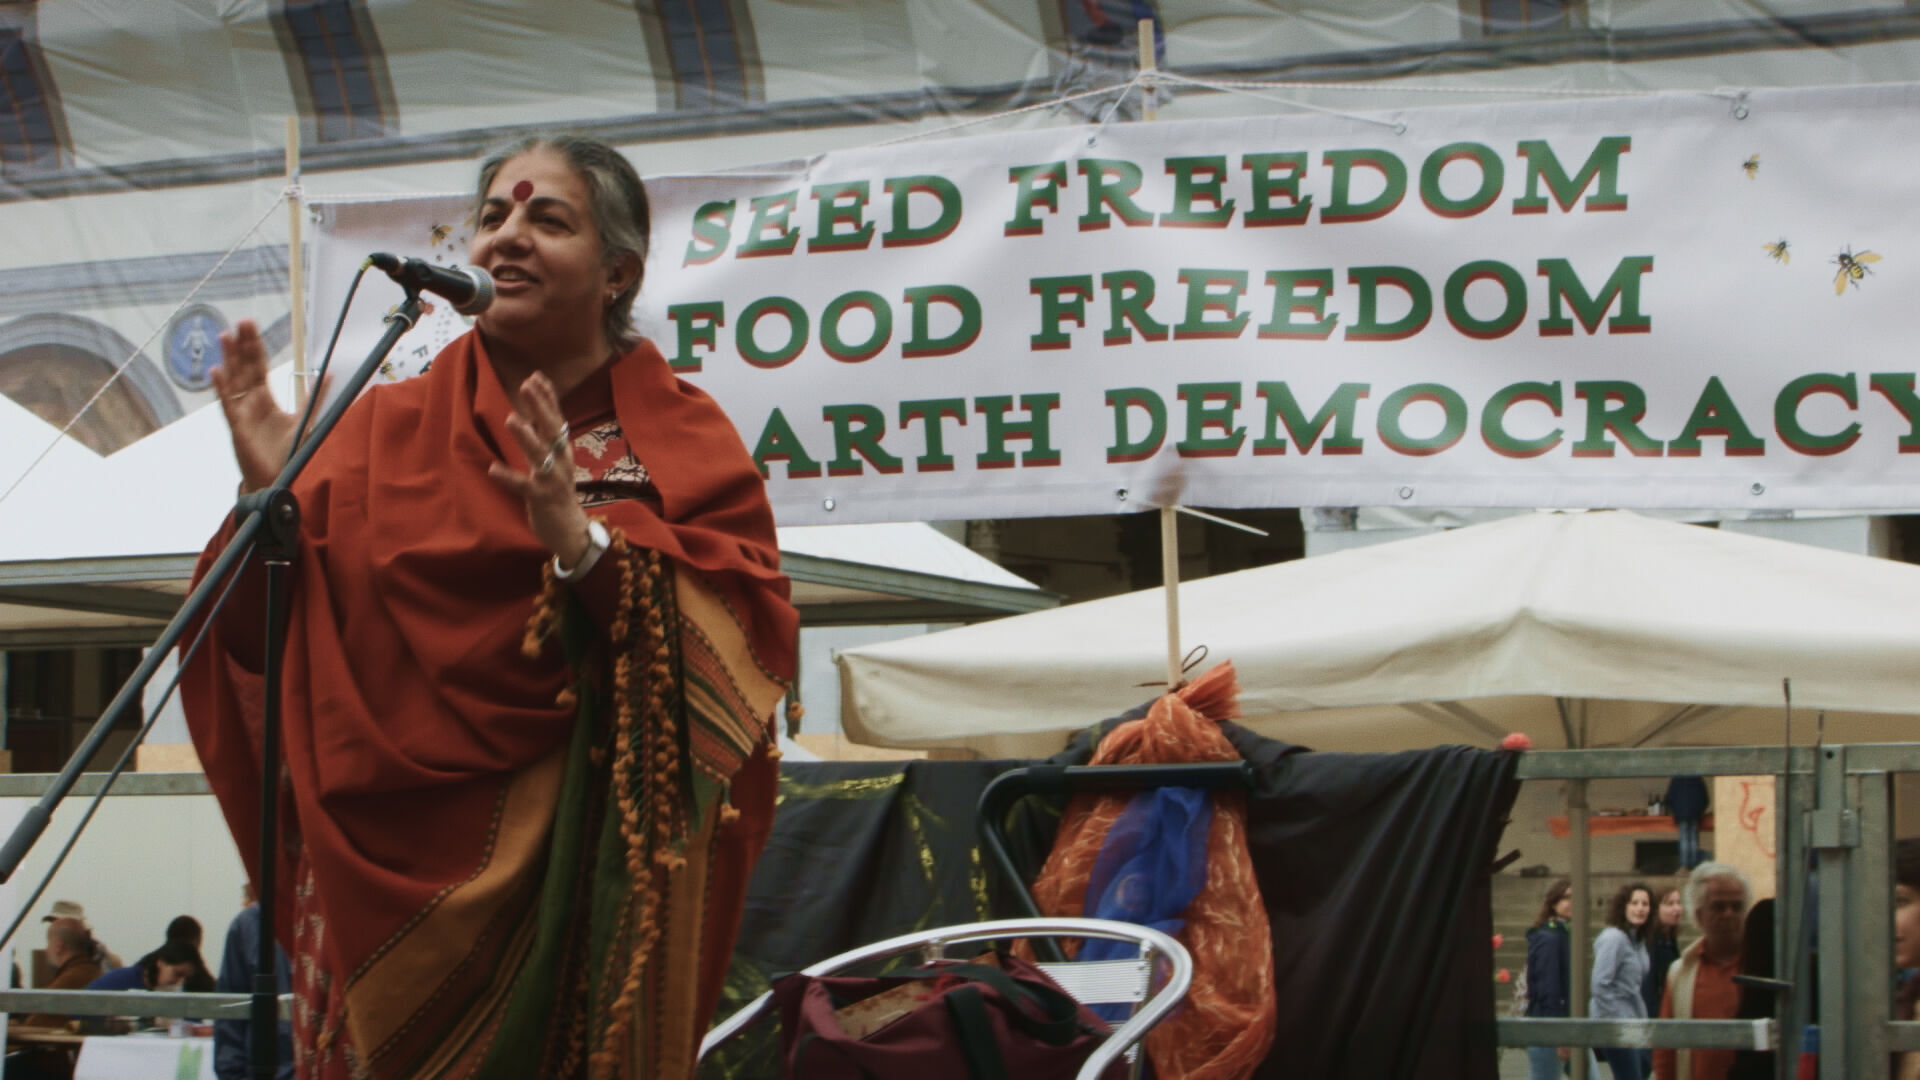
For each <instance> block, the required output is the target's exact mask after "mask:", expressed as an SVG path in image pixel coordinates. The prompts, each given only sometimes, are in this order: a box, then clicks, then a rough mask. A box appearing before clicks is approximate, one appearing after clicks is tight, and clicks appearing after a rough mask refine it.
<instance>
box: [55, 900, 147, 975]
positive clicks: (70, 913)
mask: <svg viewBox="0 0 1920 1080" xmlns="http://www.w3.org/2000/svg"><path fill="white" fill-rule="evenodd" d="M55 919H73V920H75V921H76V922H78V923H79V924H80V928H81V929H82V930H85V931H86V932H87V936H88V940H90V941H92V942H93V962H94V963H96V964H98V965H100V970H102V971H112V970H113V969H114V968H117V967H120V966H122V965H123V964H125V963H126V962H125V961H124V960H121V959H120V954H118V953H116V952H114V951H113V950H112V949H109V948H107V947H106V945H104V944H102V943H101V941H100V939H99V938H97V937H94V936H93V927H92V926H91V925H89V924H88V923H87V909H86V908H84V907H81V906H80V903H79V901H77V900H55V901H54V902H53V908H52V909H51V910H49V911H48V912H47V914H45V915H42V916H40V921H41V922H45V923H50V922H53V921H54V920H55Z"/></svg>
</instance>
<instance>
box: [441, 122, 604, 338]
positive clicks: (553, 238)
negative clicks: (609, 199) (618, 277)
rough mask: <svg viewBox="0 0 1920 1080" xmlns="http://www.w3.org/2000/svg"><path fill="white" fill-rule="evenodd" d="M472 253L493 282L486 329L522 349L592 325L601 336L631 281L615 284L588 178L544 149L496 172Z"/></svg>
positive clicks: (483, 320) (574, 335) (469, 249)
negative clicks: (610, 307)
mask: <svg viewBox="0 0 1920 1080" xmlns="http://www.w3.org/2000/svg"><path fill="white" fill-rule="evenodd" d="M467 257H468V259H469V260H471V261H472V263H473V265H475V266H478V267H480V268H481V269H482V270H485V271H487V272H488V273H489V274H492V275H493V280H494V291H495V298H494V302H493V306H492V307H490V308H488V309H487V310H486V312H485V313H484V314H482V315H481V316H480V318H479V325H480V328H481V329H482V330H484V331H486V332H487V333H488V334H490V335H493V336H495V337H498V338H500V339H502V340H504V341H506V342H507V343H508V344H511V345H515V346H521V347H535V348H538V347H540V346H542V345H548V344H550V343H551V342H553V341H554V340H556V339H558V340H561V341H566V340H572V339H574V338H577V337H578V336H579V335H580V334H582V333H586V332H588V331H589V330H590V331H591V332H592V333H593V335H595V336H596V337H598V336H599V335H600V322H601V315H602V313H603V312H604V311H605V310H606V305H607V303H608V301H609V299H610V298H611V296H612V295H613V294H615V293H617V292H618V291H619V288H620V286H622V285H624V284H625V283H626V282H625V280H622V281H619V282H615V281H614V280H613V276H612V275H611V274H610V272H609V271H608V269H607V267H606V266H605V264H604V261H603V260H602V258H601V252H600V233H599V231H598V230H597V229H596V228H595V227H594V224H593V208H592V204H591V202H590V200H589V196H588V192H587V184H586V181H585V180H584V179H582V178H581V177H580V175H579V174H578V173H576V172H574V170H573V166H571V165H569V164H568V163H567V160H566V158H564V157H562V156H561V155H560V154H559V153H558V152H556V151H553V150H549V149H546V148H540V149H535V150H529V151H527V152H526V153H524V154H521V155H520V156H518V157H515V158H511V159H509V160H508V161H507V162H506V164H504V165H502V166H501V167H500V171H499V172H498V173H497V174H495V175H494V178H493V183H492V184H491V185H489V186H488V188H487V194H486V199H485V201H484V202H482V204H481V207H480V214H479V218H478V220H477V221H475V223H474V230H473V239H472V241H471V242H469V244H468V246H467ZM603 344H604V343H603Z"/></svg>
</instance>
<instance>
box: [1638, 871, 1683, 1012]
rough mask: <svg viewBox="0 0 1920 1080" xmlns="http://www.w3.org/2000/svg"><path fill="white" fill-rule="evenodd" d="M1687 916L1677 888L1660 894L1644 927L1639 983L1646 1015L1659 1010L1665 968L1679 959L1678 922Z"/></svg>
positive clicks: (1664, 981)
mask: <svg viewBox="0 0 1920 1080" xmlns="http://www.w3.org/2000/svg"><path fill="white" fill-rule="evenodd" d="M1686 917H1687V902H1686V899H1685V898H1684V897H1682V895H1681V890H1680V889H1679V888H1672V889H1668V890H1666V891H1665V892H1663V893H1661V895H1660V904H1659V906H1658V907H1656V908H1655V909H1654V913H1653V923H1652V925H1651V926H1650V927H1649V928H1648V930H1647V981H1646V982H1643V983H1641V984H1640V997H1641V999H1642V1000H1644V1001H1645V1002H1646V1003H1647V1015H1648V1016H1653V1015H1654V1014H1656V1013H1658V1012H1659V1011H1660V995H1661V994H1664V993H1666V990H1667V969H1668V968H1670V967H1672V966H1673V962H1674V961H1676V960H1678V959H1680V924H1681V923H1682V922H1683V921H1685V919H1686Z"/></svg>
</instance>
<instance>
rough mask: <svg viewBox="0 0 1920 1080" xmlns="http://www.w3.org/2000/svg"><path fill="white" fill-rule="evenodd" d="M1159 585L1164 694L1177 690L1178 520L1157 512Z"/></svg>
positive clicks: (1171, 512)
mask: <svg viewBox="0 0 1920 1080" xmlns="http://www.w3.org/2000/svg"><path fill="white" fill-rule="evenodd" d="M1160 583H1161V587H1162V589H1163V591H1165V592H1166V594H1167V693H1169V694H1171V693H1173V692H1174V691H1175V690H1177V689H1179V688H1180V517H1179V510H1178V509H1177V508H1176V507H1172V506H1163V507H1161V508H1160Z"/></svg>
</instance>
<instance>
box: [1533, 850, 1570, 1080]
mask: <svg viewBox="0 0 1920 1080" xmlns="http://www.w3.org/2000/svg"><path fill="white" fill-rule="evenodd" d="M1571 918H1573V883H1572V882H1571V881H1568V880H1567V879H1566V878H1561V879H1560V880H1559V881H1556V882H1554V883H1553V884H1552V885H1550V886H1548V887H1547V895H1546V899H1545V900H1543V901H1542V902H1541V904H1540V915H1539V917H1538V918H1536V919H1534V920H1533V928H1532V929H1530V930H1528V931H1527V967H1526V975H1525V978H1526V981H1527V1012H1526V1015H1528V1016H1542V1017H1558V1018H1564V1017H1566V1016H1567V1015H1568V1013H1569V1008H1570V1005H1571V1002H1572V997H1573V994H1572V989H1571V982H1570V980H1571V976H1569V974H1568V972H1569V971H1570V970H1571V963H1572V959H1571V957H1572V952H1573V950H1572V945H1571V940H1572V938H1571V934H1570V932H1569V931H1568V929H1567V920H1568V919H1571ZM1568 1056H1569V1054H1568V1050H1567V1048H1566V1047H1564V1046H1562V1047H1552V1046H1529V1047H1527V1077H1528V1080H1556V1078H1557V1077H1559V1075H1560V1063H1561V1062H1563V1061H1565V1060H1567V1058H1568Z"/></svg>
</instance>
